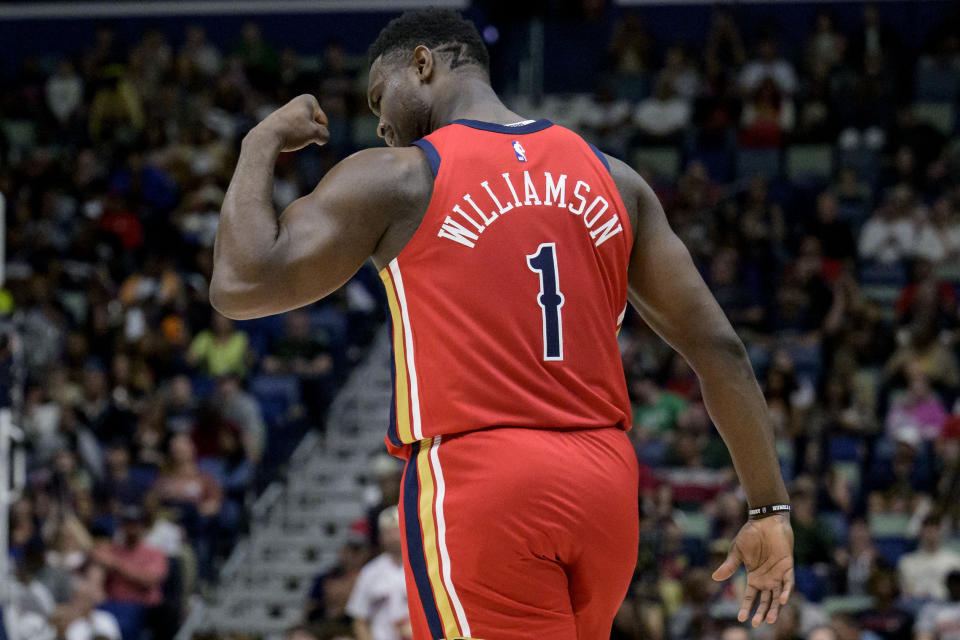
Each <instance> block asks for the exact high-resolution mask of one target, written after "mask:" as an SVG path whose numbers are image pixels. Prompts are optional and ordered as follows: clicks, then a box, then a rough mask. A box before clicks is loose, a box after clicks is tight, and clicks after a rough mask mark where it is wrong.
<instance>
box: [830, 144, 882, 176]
mask: <svg viewBox="0 0 960 640" xmlns="http://www.w3.org/2000/svg"><path fill="white" fill-rule="evenodd" d="M880 160H881V158H880V152H879V151H876V150H874V149H870V148H867V147H863V146H860V147H854V148H853V149H843V148H840V149H838V150H837V168H838V169H842V168H844V167H849V168H851V169H854V170H855V171H856V172H857V176H859V177H860V179H861V180H863V181H864V182H866V183H868V184H871V185H872V184H874V183H875V182H876V180H877V176H878V175H879V173H880Z"/></svg>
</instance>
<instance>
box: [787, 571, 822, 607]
mask: <svg viewBox="0 0 960 640" xmlns="http://www.w3.org/2000/svg"><path fill="white" fill-rule="evenodd" d="M793 579H794V582H795V584H796V588H797V591H799V592H800V593H802V594H803V595H804V597H805V598H806V599H807V600H809V601H810V602H820V601H821V600H823V596H824V595H825V593H826V591H827V587H826V581H825V580H824V579H823V577H821V576H820V575H819V574H818V573H817V571H816V570H815V569H814V568H813V567H807V566H803V565H798V566H797V567H795V568H794V572H793Z"/></svg>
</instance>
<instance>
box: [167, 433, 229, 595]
mask: <svg viewBox="0 0 960 640" xmlns="http://www.w3.org/2000/svg"><path fill="white" fill-rule="evenodd" d="M168 452H169V464H168V466H167V468H166V469H164V471H163V473H162V474H161V475H160V477H159V478H158V479H157V483H156V485H155V486H154V491H155V492H156V495H157V498H158V499H159V500H160V502H161V504H165V505H168V506H171V507H174V508H176V509H177V510H178V511H179V515H180V517H179V520H180V523H181V524H182V525H183V527H184V529H186V531H187V535H188V536H189V537H190V539H191V540H192V541H193V542H194V544H195V546H196V553H197V562H198V564H199V568H200V572H201V576H202V577H203V578H205V579H208V580H209V579H211V578H212V576H213V553H214V546H215V542H216V536H217V526H218V523H217V516H218V515H219V514H220V509H221V507H222V505H223V490H222V488H221V487H220V485H218V484H217V481H216V480H215V479H214V478H213V477H212V476H211V475H210V474H209V473H207V472H205V471H203V470H202V469H200V467H199V465H197V459H196V449H195V448H194V445H193V442H192V441H191V440H190V437H189V436H187V435H186V434H177V435H174V436H173V437H172V438H171V439H170V444H169V446H168Z"/></svg>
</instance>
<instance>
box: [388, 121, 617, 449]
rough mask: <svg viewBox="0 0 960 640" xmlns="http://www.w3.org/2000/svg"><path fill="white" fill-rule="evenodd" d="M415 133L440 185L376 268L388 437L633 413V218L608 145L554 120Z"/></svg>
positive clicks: (575, 424) (587, 424)
mask: <svg viewBox="0 0 960 640" xmlns="http://www.w3.org/2000/svg"><path fill="white" fill-rule="evenodd" d="M415 144H416V145H418V146H419V147H421V149H423V150H424V152H425V153H426V155H427V158H428V160H429V161H430V164H431V167H432V169H433V172H434V176H435V181H434V187H433V197H432V199H431V201H430V205H429V207H428V209H427V212H426V214H425V215H424V217H423V221H422V222H421V223H420V226H419V227H418V228H417V230H416V232H415V233H414V235H413V237H412V238H411V239H410V241H409V242H408V243H407V245H406V246H405V247H404V248H403V250H402V251H401V252H400V254H399V255H398V256H397V257H396V258H395V259H394V260H392V261H391V262H390V264H389V265H388V266H387V267H386V268H384V269H383V270H382V271H381V273H380V277H381V279H382V280H383V283H384V286H385V287H386V290H387V298H388V302H389V306H390V313H391V317H392V320H393V322H392V324H393V342H392V345H393V357H394V383H395V386H394V392H395V398H394V400H395V401H394V405H393V411H392V413H393V415H392V416H391V425H390V428H389V430H388V433H387V443H388V446H389V448H390V449H391V451H392V452H394V453H396V454H399V455H403V454H404V451H403V449H402V447H404V445H406V444H409V443H412V442H415V441H417V440H421V439H423V438H427V437H430V436H436V435H443V434H450V433H459V432H464V431H472V430H476V429H483V428H486V427H494V426H512V427H532V428H541V429H570V428H591V427H609V426H618V427H620V428H622V429H624V430H626V429H628V428H629V426H630V423H631V418H630V402H629V399H628V397H627V388H626V382H625V379H624V374H623V365H622V364H621V361H620V351H619V348H618V344H617V332H618V330H619V327H620V323H621V322H622V321H623V314H624V311H625V308H626V304H627V265H628V262H629V257H630V249H631V245H632V243H633V234H632V232H631V229H630V222H629V219H628V216H627V212H626V209H625V208H624V206H623V202H622V201H621V199H620V196H619V194H618V192H617V189H616V186H615V185H614V182H613V179H612V178H611V176H610V172H609V167H608V166H606V159H605V158H604V157H603V155H602V154H601V153H600V152H599V151H597V150H596V148H594V147H592V146H591V145H589V144H588V143H587V142H585V141H584V140H583V139H582V138H580V136H578V135H577V134H575V133H573V132H571V131H569V130H567V129H564V128H562V127H560V126H557V125H554V124H552V123H551V122H549V121H547V120H538V121H536V122H532V123H526V124H521V125H495V124H489V123H485V122H477V121H470V120H457V121H455V122H453V123H452V124H450V125H448V126H446V127H443V128H441V129H438V130H437V131H435V132H434V133H432V134H430V135H429V136H427V137H426V138H423V139H422V140H419V141H417V142H416V143H415ZM390 445H392V446H390Z"/></svg>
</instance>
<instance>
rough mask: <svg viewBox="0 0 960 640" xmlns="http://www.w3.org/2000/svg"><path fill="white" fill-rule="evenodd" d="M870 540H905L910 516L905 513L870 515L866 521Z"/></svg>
mask: <svg viewBox="0 0 960 640" xmlns="http://www.w3.org/2000/svg"><path fill="white" fill-rule="evenodd" d="M868 525H869V527H870V537H872V538H906V537H908V535H909V526H910V515H909V514H906V513H872V514H870V519H869V521H868Z"/></svg>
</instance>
